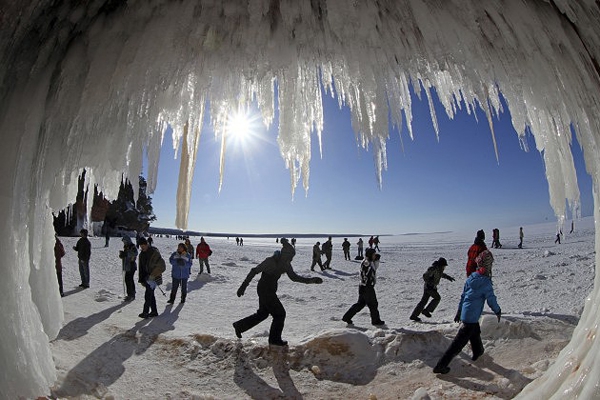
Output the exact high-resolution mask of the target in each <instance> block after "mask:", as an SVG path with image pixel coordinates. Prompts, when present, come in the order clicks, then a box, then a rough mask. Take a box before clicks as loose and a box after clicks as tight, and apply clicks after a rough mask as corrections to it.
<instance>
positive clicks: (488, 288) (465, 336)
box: [433, 250, 502, 374]
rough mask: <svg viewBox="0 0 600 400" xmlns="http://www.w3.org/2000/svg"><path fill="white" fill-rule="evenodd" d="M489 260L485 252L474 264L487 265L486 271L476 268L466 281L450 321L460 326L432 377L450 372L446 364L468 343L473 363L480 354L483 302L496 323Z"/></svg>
mask: <svg viewBox="0 0 600 400" xmlns="http://www.w3.org/2000/svg"><path fill="white" fill-rule="evenodd" d="M492 261H493V257H492V253H491V252H490V251H489V250H488V251H485V252H483V253H482V254H481V255H480V256H479V257H478V260H477V264H478V265H487V266H488V267H490V268H485V267H482V266H480V267H479V268H477V270H476V271H475V272H473V273H472V274H471V275H469V277H468V278H467V281H466V282H465V287H464V289H463V293H462V295H461V297H460V303H459V305H458V312H457V313H456V317H454V322H462V323H463V324H462V326H461V327H460V329H459V330H458V333H457V334H456V337H455V338H454V340H453V341H452V343H451V344H450V347H448V350H446V352H445V353H444V355H443V356H442V358H440V360H439V361H438V363H437V365H436V366H435V368H433V372H434V373H436V374H447V373H448V372H450V368H449V367H448V364H450V361H452V359H453V358H454V357H455V356H456V355H458V353H460V352H461V351H462V349H463V348H464V347H465V346H466V345H467V343H468V342H471V350H472V351H473V357H472V359H473V361H475V360H477V359H478V358H479V357H481V355H482V354H483V351H484V349H483V343H482V342H481V328H480V326H479V318H480V317H481V313H482V312H483V306H484V303H485V302H487V304H488V306H489V307H490V308H491V309H492V311H494V313H495V314H496V316H497V317H498V322H500V315H501V314H502V312H501V310H500V306H499V305H498V302H497V301H496V295H495V294H494V287H493V286H492V280H491V278H490V271H491V262H492Z"/></svg>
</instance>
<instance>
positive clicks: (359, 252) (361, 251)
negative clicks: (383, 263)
mask: <svg viewBox="0 0 600 400" xmlns="http://www.w3.org/2000/svg"><path fill="white" fill-rule="evenodd" d="M358 256H359V257H363V248H362V247H359V248H358Z"/></svg>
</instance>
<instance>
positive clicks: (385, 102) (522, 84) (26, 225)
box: [0, 0, 600, 399]
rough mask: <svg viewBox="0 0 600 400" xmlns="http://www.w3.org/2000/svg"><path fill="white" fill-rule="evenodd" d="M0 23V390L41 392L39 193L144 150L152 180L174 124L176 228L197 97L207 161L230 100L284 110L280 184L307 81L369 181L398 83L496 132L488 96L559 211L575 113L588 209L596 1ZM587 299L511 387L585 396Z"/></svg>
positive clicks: (51, 201) (304, 159)
mask: <svg viewBox="0 0 600 400" xmlns="http://www.w3.org/2000/svg"><path fill="white" fill-rule="evenodd" d="M0 30H1V33H2V34H1V36H0V57H1V63H0V135H1V138H2V146H1V147H0V171H1V173H0V185H1V186H2V187H3V188H4V190H3V191H2V194H0V224H1V226H0V228H1V232H3V234H2V236H1V237H0V262H1V264H0V265H1V266H0V270H1V271H2V277H3V278H2V279H0V293H2V294H3V301H2V305H3V306H2V309H1V311H0V319H1V320H2V325H1V326H0V354H1V356H2V359H3V365H4V366H3V368H2V369H3V370H2V372H1V373H0V397H2V398H7V397H11V396H14V395H15V393H18V394H20V395H22V396H29V397H35V396H37V395H40V394H44V393H47V392H48V387H49V386H50V385H51V384H52V382H53V381H54V380H55V378H56V376H55V370H54V365H53V362H52V355H51V353H50V349H49V346H48V339H49V338H54V337H55V336H56V334H57V332H58V330H59V328H60V326H61V323H62V306H61V302H60V298H59V297H58V291H57V290H56V288H55V287H53V283H54V282H55V281H56V279H55V277H54V270H53V266H52V265H51V263H49V262H47V260H52V245H53V241H52V235H53V228H52V221H51V214H50V211H51V210H56V209H60V208H63V207H65V206H66V205H67V204H68V203H69V202H70V201H72V199H74V198H75V193H76V190H77V179H76V177H77V175H78V174H79V173H80V171H81V170H82V169H83V168H86V169H87V171H88V177H90V178H91V181H92V184H93V183H97V184H98V185H100V187H101V188H102V189H103V191H104V192H105V194H107V195H108V196H115V195H116V192H117V190H118V184H117V183H116V182H119V181H120V176H121V174H122V173H125V174H126V175H128V176H136V175H137V174H138V173H139V172H140V170H141V167H142V159H143V152H144V151H146V152H147V154H148V158H149V160H150V161H149V163H150V172H149V176H148V183H149V189H150V190H152V189H153V188H154V187H155V184H156V170H157V166H158V161H159V160H158V155H159V149H160V146H161V144H162V138H163V132H164V131H165V127H166V124H170V125H171V126H172V127H173V129H174V139H175V140H174V143H175V146H176V147H181V148H182V149H183V150H184V151H183V156H182V163H181V171H180V179H179V182H180V184H179V191H178V202H177V207H178V217H177V225H178V226H180V227H183V228H185V227H186V224H187V212H188V210H189V186H190V182H191V179H192V178H193V176H192V172H193V169H194V165H195V154H196V150H197V143H198V142H199V140H198V139H199V136H200V134H201V132H202V121H203V118H204V110H205V105H206V103H207V101H209V102H210V106H211V118H212V122H213V124H214V126H215V127H216V132H217V136H218V137H219V138H220V139H221V140H222V143H223V145H222V150H223V152H222V155H221V156H222V163H223V162H225V160H224V159H223V155H224V150H225V140H224V137H225V124H226V119H227V116H228V115H229V113H230V112H231V111H232V110H234V109H237V108H238V107H239V106H244V105H246V104H248V102H250V101H256V103H257V104H258V106H259V107H260V110H261V113H262V117H263V119H264V121H265V123H267V124H269V123H271V122H272V121H273V117H274V114H275V111H276V110H279V113H280V114H279V127H278V128H279V129H278V130H279V136H278V143H279V146H280V150H281V156H282V157H283V158H284V160H285V161H286V165H287V167H288V168H289V170H290V174H291V186H292V191H293V190H295V188H296V185H297V184H299V183H300V182H301V183H302V185H303V187H304V189H305V190H308V185H309V171H310V169H309V166H310V159H311V156H312V155H311V151H310V149H311V132H312V133H313V134H314V132H316V134H317V136H316V137H317V138H318V140H320V137H321V136H320V135H321V131H322V124H323V106H322V96H325V95H331V96H334V97H335V98H337V99H338V101H339V103H340V105H347V106H348V107H349V108H350V109H351V114H352V125H353V127H354V130H355V132H356V140H357V142H358V144H359V145H361V146H365V147H366V146H368V147H369V148H370V149H371V150H372V151H373V154H374V160H375V163H376V166H377V168H378V171H379V179H381V178H380V177H381V170H382V169H385V168H386V157H387V152H386V142H387V139H388V133H389V124H390V121H391V123H392V124H396V125H398V126H400V125H401V122H402V120H403V119H405V120H406V122H407V124H408V127H409V130H408V132H404V133H402V135H404V136H407V137H406V138H405V139H404V140H407V139H408V138H410V139H412V130H411V121H412V113H411V96H410V90H409V88H411V87H412V89H414V91H415V92H416V93H417V94H418V95H419V96H425V97H426V98H427V99H428V100H429V102H430V104H431V101H432V96H433V91H434V90H435V93H436V94H437V96H438V97H439V99H440V101H441V103H442V104H443V106H444V107H445V110H446V112H447V113H448V115H449V116H451V117H452V116H453V115H454V114H455V113H456V112H457V110H459V109H465V110H467V111H468V112H472V111H473V110H474V109H475V108H477V107H480V108H481V109H483V110H484V112H485V115H486V116H487V119H488V121H489V123H490V126H491V127H492V132H493V124H492V117H493V116H494V115H495V114H497V113H500V112H502V111H503V110H502V105H501V102H500V96H501V95H502V96H504V98H505V100H506V104H507V105H508V107H509V109H510V112H511V115H512V118H513V125H514V127H515V129H516V131H517V132H519V135H521V136H523V135H525V134H526V133H527V132H529V133H531V134H532V135H533V137H534V139H535V145H536V148H537V150H538V151H540V152H541V153H542V154H543V159H544V162H545V166H546V174H547V178H548V183H549V189H550V196H549V197H550V202H551V204H552V206H553V208H554V210H555V212H556V215H557V217H558V219H559V221H560V220H561V218H563V217H564V216H565V213H566V204H567V203H568V204H570V205H571V206H572V207H573V209H574V210H576V209H577V204H578V200H579V192H578V188H577V180H576V175H575V169H574V166H573V160H572V156H571V149H570V145H571V139H572V134H571V127H573V130H574V131H575V132H576V134H577V139H578V141H579V143H581V145H582V146H583V148H584V157H585V161H586V167H587V169H588V172H589V173H590V174H591V175H592V177H593V181H594V200H595V212H596V214H597V213H598V198H597V188H598V180H599V178H600V171H599V170H598V169H599V168H600V158H599V157H600V151H598V145H599V140H600V90H599V89H600V77H599V71H600V68H599V64H598V61H599V60H600V5H599V4H598V2H597V1H594V0H554V1H550V0H548V1H544V0H521V1H491V0H490V1H483V0H471V1H468V0H454V1H452V0H445V1H439V0H403V1H401V0H379V1H376V0H369V1H368V0H354V1H349V0H247V1H241V0H230V1H221V0H196V1H191V0H172V1H171V0H143V1H142V0H129V1H117V0H90V1H86V2H76V1H68V0H63V1H55V0H52V1H51V0H37V1H35V0H13V1H11V0H4V1H3V2H2V3H0ZM430 108H431V119H432V121H433V123H434V127H437V124H436V115H435V113H434V109H433V107H430ZM491 140H494V141H495V139H494V135H492V138H491ZM523 143H525V141H523ZM134 182H137V179H134ZM597 217H598V215H596V220H598V218H597ZM596 231H597V232H598V229H596ZM599 249H600V241H599V239H598V238H597V239H596V250H597V254H600V253H599V252H598V250H599ZM41 260H44V262H42V261H41ZM596 262H597V263H598V259H597V260H596ZM599 297H600V285H599V281H598V278H596V282H595V289H594V291H593V292H592V293H591V294H590V297H589V299H588V300H587V302H586V307H585V310H584V313H583V315H582V317H581V320H580V323H579V326H578V327H577V329H576V330H575V333H574V335H573V338H572V340H571V343H570V344H569V345H568V346H567V347H566V348H565V349H564V350H563V352H562V353H561V354H560V356H559V357H558V359H557V360H556V363H555V364H554V366H553V367H552V368H551V369H549V370H548V372H547V373H546V374H545V375H544V376H543V377H541V378H539V379H537V380H536V381H534V382H533V383H531V384H530V385H529V386H528V387H526V388H525V390H524V391H523V393H522V394H521V396H522V397H528V398H535V399H539V398H550V397H552V396H555V397H557V398H558V397H560V398H563V397H564V396H567V397H575V396H580V397H581V398H594V397H596V398H597V397H598V396H600V358H597V357H596V354H598V353H599V350H600V349H599V348H598V347H599V341H598V339H597V336H596V329H597V322H596V321H598V320H599V319H600V318H599V315H598V314H599V311H598V310H600V307H599V305H600V304H599V300H600V299H599ZM6 366H11V367H10V368H7V367H6Z"/></svg>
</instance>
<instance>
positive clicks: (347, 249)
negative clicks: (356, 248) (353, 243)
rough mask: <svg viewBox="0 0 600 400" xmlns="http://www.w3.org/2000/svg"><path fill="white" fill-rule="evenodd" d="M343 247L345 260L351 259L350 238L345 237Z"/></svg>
mask: <svg viewBox="0 0 600 400" xmlns="http://www.w3.org/2000/svg"><path fill="white" fill-rule="evenodd" d="M342 249H343V250H344V260H350V242H349V241H348V238H344V241H343V242H342Z"/></svg>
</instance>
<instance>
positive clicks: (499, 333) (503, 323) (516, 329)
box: [481, 315, 539, 340]
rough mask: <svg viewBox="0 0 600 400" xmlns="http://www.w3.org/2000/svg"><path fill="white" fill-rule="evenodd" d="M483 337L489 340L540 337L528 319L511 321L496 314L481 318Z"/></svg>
mask: <svg viewBox="0 0 600 400" xmlns="http://www.w3.org/2000/svg"><path fill="white" fill-rule="evenodd" d="M481 337H482V338H483V339H488V340H498V339H506V340H509V339H525V338H534V339H539V336H538V335H537V334H536V333H535V332H534V330H533V328H532V327H531V325H530V324H529V323H528V322H527V321H523V320H515V321H509V320H507V319H501V320H500V322H498V318H497V317H496V316H495V315H484V316H483V318H482V320H481Z"/></svg>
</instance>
